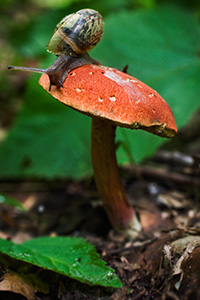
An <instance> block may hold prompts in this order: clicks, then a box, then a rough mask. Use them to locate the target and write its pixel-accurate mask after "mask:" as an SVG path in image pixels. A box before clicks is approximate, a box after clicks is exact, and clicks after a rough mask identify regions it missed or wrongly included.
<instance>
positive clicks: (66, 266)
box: [0, 237, 122, 288]
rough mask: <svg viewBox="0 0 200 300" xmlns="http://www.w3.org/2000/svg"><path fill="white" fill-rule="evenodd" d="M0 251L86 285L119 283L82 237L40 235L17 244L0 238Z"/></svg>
mask: <svg viewBox="0 0 200 300" xmlns="http://www.w3.org/2000/svg"><path fill="white" fill-rule="evenodd" d="M0 252H1V253H3V254H7V255H9V256H10V257H12V258H15V259H18V260H22V261H24V262H27V263H31V264H33V265H35V266H38V267H41V268H44V269H47V270H51V271H54V272H57V273H59V274H63V275H66V276H68V277H70V278H73V279H76V280H78V281H80V282H82V283H86V284H89V285H100V286H105V287H114V288H120V287H121V286H122V283H121V282H120V280H119V278H118V277H117V275H116V274H115V273H114V270H113V269H111V268H109V267H107V266H106V263H105V262H104V261H103V260H101V259H100V256H99V254H98V253H97V252H96V250H95V248H94V247H93V246H92V245H91V244H90V243H87V242H86V241H85V240H84V239H82V238H75V237H74V238H70V237H54V238H51V237H42V238H36V239H32V240H29V241H26V242H24V243H22V244H20V245H19V244H15V243H13V242H10V241H7V240H3V239H0Z"/></svg>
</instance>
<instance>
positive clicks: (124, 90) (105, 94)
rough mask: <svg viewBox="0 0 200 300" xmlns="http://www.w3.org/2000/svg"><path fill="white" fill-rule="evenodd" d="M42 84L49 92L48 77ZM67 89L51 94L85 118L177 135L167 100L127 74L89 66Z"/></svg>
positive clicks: (77, 73) (72, 74)
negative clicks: (102, 119) (100, 119)
mask: <svg viewBox="0 0 200 300" xmlns="http://www.w3.org/2000/svg"><path fill="white" fill-rule="evenodd" d="M39 83H40V85H41V86H42V87H43V88H44V89H45V90H46V91H47V92H49V77H48V76H47V75H45V74H43V75H42V76H41V78H40V81H39ZM63 86H64V87H63V88H62V87H60V88H57V87H55V86H53V87H52V88H51V92H50V94H51V95H52V96H53V97H54V98H56V99H57V100H59V101H60V102H62V103H64V104H65V105H67V106H69V107H72V108H74V109H75V110H78V111H80V112H82V113H84V114H87V115H90V116H96V117H101V118H105V119H108V120H111V121H113V123H114V124H115V125H118V126H121V127H127V128H131V129H143V130H146V131H149V132H151V133H153V134H156V135H159V136H162V137H169V138H170V137H173V136H174V135H175V134H176V132H177V127H176V123H175V120H174V116H173V113H172V111H171V109H170V107H169V106H168V104H167V103H166V102H165V100H164V99H163V98H162V97H161V96H160V95H159V94H158V93H157V92H156V91H155V90H153V89H152V88H150V87H149V86H147V85H146V84H144V83H143V82H141V81H139V80H138V79H136V78H134V77H132V76H130V75H128V74H126V73H123V72H121V71H118V70H116V69H112V68H108V67H103V66H99V65H85V66H82V67H79V68H77V69H74V70H73V71H71V72H70V73H69V75H68V77H67V79H66V80H65V82H64V83H63Z"/></svg>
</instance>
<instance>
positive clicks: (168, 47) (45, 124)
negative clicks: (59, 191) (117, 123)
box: [0, 7, 200, 178]
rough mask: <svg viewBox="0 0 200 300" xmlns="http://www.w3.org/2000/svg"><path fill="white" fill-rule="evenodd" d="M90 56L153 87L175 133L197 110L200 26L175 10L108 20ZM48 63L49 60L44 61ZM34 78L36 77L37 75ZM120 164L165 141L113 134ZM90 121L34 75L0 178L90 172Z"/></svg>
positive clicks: (0, 154) (0, 155)
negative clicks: (47, 90) (171, 117)
mask: <svg viewBox="0 0 200 300" xmlns="http://www.w3.org/2000/svg"><path fill="white" fill-rule="evenodd" d="M104 21H105V33H104V36H103V38H102V41H101V42H100V43H99V45H98V46H97V47H96V48H95V49H94V50H92V56H93V57H96V58H97V59H99V60H100V61H101V62H102V64H105V65H108V66H112V67H116V68H119V69H122V68H123V67H124V66H125V65H126V64H128V65H129V69H128V71H129V73H130V74H132V75H133V76H134V77H137V78H138V79H140V80H142V81H144V82H145V83H147V84H149V85H150V86H151V87H153V88H154V89H156V90H157V91H158V92H159V93H160V94H161V95H162V96H163V97H164V98H165V99H166V101H167V102H168V103H169V105H170V106H171V108H172V110H173V112H174V115H175V119H176V121H177V125H178V127H179V128H180V127H181V126H183V125H184V124H185V123H186V122H187V121H188V120H189V118H191V116H192V114H193V113H194V111H195V110H196V109H197V108H198V106H199V104H200V99H199V95H200V85H199V81H200V59H199V50H200V47H199V42H198V41H199V40H200V30H199V24H198V22H197V20H196V19H195V17H194V16H193V15H192V14H191V13H188V12H186V11H183V10H181V9H179V8H175V7H170V8H157V9H152V10H139V11H135V12H131V11H130V12H126V11H125V12H123V13H120V14H114V15H110V16H108V17H106V18H105V20H104ZM45 65H48V62H46V63H45ZM37 78H38V77H37ZM117 139H118V140H120V141H121V145H122V146H123V147H120V149H119V152H118V158H119V161H120V162H121V163H124V162H127V161H128V160H129V158H130V157H131V156H132V158H133V159H134V160H135V161H136V162H138V161H140V160H142V159H144V158H145V157H147V156H149V155H151V154H152V153H153V152H154V151H155V150H156V149H157V147H158V146H159V145H161V143H163V142H166V139H162V138H158V137H155V136H153V135H151V134H149V133H145V132H138V131H131V130H126V129H121V128H120V129H118V134H117ZM89 149H90V119H89V118H88V117H85V116H82V115H81V114H78V113H77V112H74V111H73V110H71V109H68V108H66V107H64V106H63V105H62V104H60V103H57V102H56V101H55V100H54V99H53V98H51V97H50V96H48V95H47V94H46V93H45V92H44V91H43V90H42V89H41V87H39V86H38V83H37V79H36V77H31V78H30V81H29V85H28V88H27V92H26V95H25V105H24V109H23V110H22V112H21V115H20V116H19V118H18V120H17V122H16V124H15V127H14V128H13V129H12V130H11V132H10V134H9V136H8V138H7V139H6V140H5V142H4V143H3V145H2V146H1V149H0V176H1V177H3V176H4V177H10V176H13V177H17V176H27V175H29V176H43V177H46V178H53V177H64V176H71V177H73V178H78V177H80V176H84V175H85V174H88V173H89V172H90V171H91V163H90V150H89Z"/></svg>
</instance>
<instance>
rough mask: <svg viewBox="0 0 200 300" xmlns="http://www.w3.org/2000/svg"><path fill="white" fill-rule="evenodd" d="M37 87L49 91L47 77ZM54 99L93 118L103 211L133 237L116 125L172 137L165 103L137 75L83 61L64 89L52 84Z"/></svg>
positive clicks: (136, 222) (134, 228) (171, 121)
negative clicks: (120, 164) (118, 151)
mask: <svg viewBox="0 0 200 300" xmlns="http://www.w3.org/2000/svg"><path fill="white" fill-rule="evenodd" d="M39 83H40V85H41V86H42V87H43V88H44V89H45V90H46V91H47V92H49V77H48V76H47V75H45V74H43V75H42V76H41V78H40V81H39ZM49 93H50V94H51V95H52V96H53V97H54V98H56V99H57V100H59V101H60V102H62V103H64V104H65V105H67V106H70V107H72V108H73V109H75V110H77V111H80V112H82V113H83V114H86V115H88V116H91V117H92V135H91V138H92V143H91V151H92V163H93V170H94V177H95V182H96V186H97V189H98V192H99V195H100V197H101V199H102V201H103V205H104V209H105V211H106V213H107V215H108V218H109V220H110V222H111V224H112V226H113V227H114V229H116V231H118V232H122V233H124V234H126V235H127V236H129V237H131V238H134V237H136V236H137V235H138V233H139V232H140V231H141V224H140V222H139V220H138V218H137V216H136V212H135V210H134V209H133V207H132V205H131V203H130V201H129V200H128V198H127V196H126V193H125V190H124V187H123V184H122V182H121V179H120V174H119V170H118V166H117V160H116V154H115V131H116V127H117V126H120V127H126V128H130V129H143V130H146V131H148V132H151V133H153V134H156V135H159V136H161V137H166V138H172V137H173V136H174V135H175V134H176V132H177V127H176V123H175V120H174V117H173V114H172V111H171V109H170V107H169V106H168V104H167V103H166V102H165V100H164V99H163V98H161V96H160V95H159V94H158V93H157V92H156V91H154V90H153V89H151V88H150V87H148V86H147V85H146V84H144V83H143V82H141V81H139V80H137V79H136V78H134V77H132V76H130V75H128V74H126V73H123V72H121V71H119V70H116V69H113V68H108V67H104V66H101V65H85V66H82V67H79V68H76V69H74V70H73V71H71V72H70V73H69V75H68V77H67V79H66V80H65V82H64V83H63V87H59V88H58V87H56V86H53V87H52V89H51V91H50V92H49Z"/></svg>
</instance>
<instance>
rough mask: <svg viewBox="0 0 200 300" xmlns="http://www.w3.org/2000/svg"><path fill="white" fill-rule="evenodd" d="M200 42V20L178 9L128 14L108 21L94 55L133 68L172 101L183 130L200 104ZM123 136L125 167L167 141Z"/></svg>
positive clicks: (121, 132)
mask: <svg viewBox="0 0 200 300" xmlns="http://www.w3.org/2000/svg"><path fill="white" fill-rule="evenodd" d="M111 37H112V41H111ZM199 39H200V27H199V23H198V21H197V19H196V18H195V17H194V16H193V15H192V14H191V13H187V12H186V11H184V10H182V9H179V8H178V7H173V6H170V7H166V6H165V7H161V8H157V9H152V10H150V11H147V10H138V11H136V12H130V13H127V12H124V13H121V14H115V15H113V16H110V17H108V18H107V19H106V20H105V33H104V36H103V38H102V40H101V42H100V46H101V47H96V48H94V50H92V55H93V56H94V57H96V58H97V59H99V60H100V61H101V62H102V64H104V65H109V66H112V67H115V68H118V69H121V70H122V69H123V67H124V66H125V65H127V64H128V66H129V67H128V72H129V74H131V75H133V76H134V77H136V78H138V79H140V80H142V81H143V82H145V83H146V84H148V85H149V86H151V87H152V88H154V89H155V90H157V91H158V92H159V94H161V95H162V97H163V98H164V99H165V100H166V101H167V102H168V104H169V105H170V107H171V108H172V111H173V113H174V116H175V119H176V122H177V126H178V128H180V127H181V126H183V125H185V124H186V123H187V122H188V120H189V119H190V118H191V116H192V115H193V113H194V112H195V111H196V110H197V109H198V107H199V106H200V101H199V94H200V85H199V81H200V59H199V51H200V44H199V43H198V42H197V40H199ZM111 45H112V47H111ZM117 137H118V139H119V140H120V141H121V142H122V145H123V144H124V145H125V147H123V148H121V149H120V151H119V153H118V158H119V161H120V162H121V163H124V162H127V161H129V157H130V153H132V155H133V159H134V160H135V161H136V162H139V161H141V160H142V159H144V158H146V157H147V156H150V155H152V154H153V153H154V152H155V150H156V149H157V148H158V147H159V146H160V145H161V144H163V143H164V142H166V141H167V140H166V139H161V138H159V137H157V136H152V135H151V134H149V133H146V132H141V131H140V132H138V131H134V132H133V131H130V130H126V129H122V128H119V129H118V136H117ZM127 147H129V150H128V152H127V151H126V149H127Z"/></svg>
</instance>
